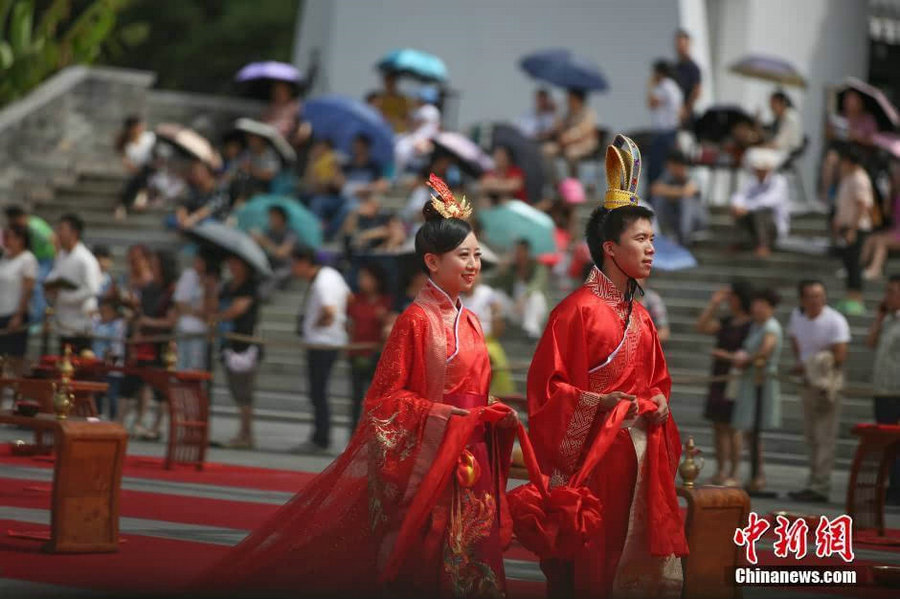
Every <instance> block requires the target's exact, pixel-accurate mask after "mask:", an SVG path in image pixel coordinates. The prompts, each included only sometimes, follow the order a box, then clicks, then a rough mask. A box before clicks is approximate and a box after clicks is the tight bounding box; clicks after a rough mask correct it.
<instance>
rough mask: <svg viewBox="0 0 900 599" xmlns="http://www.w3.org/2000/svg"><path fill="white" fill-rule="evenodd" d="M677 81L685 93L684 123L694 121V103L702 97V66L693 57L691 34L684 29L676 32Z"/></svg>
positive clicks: (682, 116) (682, 115)
mask: <svg viewBox="0 0 900 599" xmlns="http://www.w3.org/2000/svg"><path fill="white" fill-rule="evenodd" d="M675 54H676V55H677V56H678V60H677V62H676V63H675V81H677V82H678V86H679V87H680V88H681V92H682V94H683V95H684V106H683V107H682V110H681V122H682V124H685V125H687V124H690V123H691V122H692V121H693V114H694V103H695V102H696V101H697V98H699V97H700V82H701V81H700V80H701V75H700V67H698V66H697V63H696V62H694V60H693V59H692V58H691V35H690V34H689V33H688V32H687V31H685V30H684V29H679V30H678V31H676V32H675Z"/></svg>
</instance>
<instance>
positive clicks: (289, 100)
mask: <svg viewBox="0 0 900 599" xmlns="http://www.w3.org/2000/svg"><path fill="white" fill-rule="evenodd" d="M299 114H300V98H298V97H297V95H296V88H295V87H294V86H292V85H291V84H290V83H288V82H287V81H273V82H272V87H271V97H270V101H269V105H268V106H266V109H265V110H264V111H263V113H262V115H261V116H260V120H261V121H262V122H263V123H266V124H267V125H271V126H272V127H274V128H275V129H276V130H277V131H278V133H280V134H281V136H282V137H284V138H285V139H290V138H291V136H292V135H294V133H295V132H296V131H297V127H298V126H299V124H300V123H299V118H298V115H299Z"/></svg>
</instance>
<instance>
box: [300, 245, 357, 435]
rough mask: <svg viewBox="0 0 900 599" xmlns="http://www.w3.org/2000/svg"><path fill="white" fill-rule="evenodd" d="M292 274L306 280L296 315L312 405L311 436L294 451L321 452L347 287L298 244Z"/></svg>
mask: <svg viewBox="0 0 900 599" xmlns="http://www.w3.org/2000/svg"><path fill="white" fill-rule="evenodd" d="M292 270H293V273H294V276H296V277H298V278H301V279H304V280H306V281H307V282H308V283H309V286H308V287H307V290H306V296H305V298H304V301H303V307H302V310H303V312H302V314H301V316H300V318H299V319H298V321H299V324H300V333H301V336H302V339H303V343H304V344H307V346H308V347H307V350H306V366H307V369H308V372H309V396H310V401H311V402H312V405H313V412H314V427H315V430H314V431H313V435H312V438H311V439H310V440H309V441H307V442H306V443H303V444H301V445H300V447H298V448H297V452H298V453H325V452H326V451H327V450H328V447H329V445H330V444H331V410H330V408H329V406H328V379H329V378H330V377H331V369H332V367H333V366H334V362H335V360H337V357H338V352H339V348H340V347H341V346H343V345H346V344H347V340H348V337H347V300H348V299H349V296H350V287H348V286H347V283H346V281H344V277H343V276H342V275H341V273H339V272H338V271H336V270H335V269H333V268H331V267H330V266H323V265H320V264H319V263H318V260H317V259H316V255H315V251H314V250H313V249H312V248H309V247H303V246H298V247H297V248H295V249H294V252H293V263H292Z"/></svg>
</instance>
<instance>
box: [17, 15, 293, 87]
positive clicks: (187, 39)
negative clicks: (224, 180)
mask: <svg viewBox="0 0 900 599" xmlns="http://www.w3.org/2000/svg"><path fill="white" fill-rule="evenodd" d="M0 2H2V0H0ZM299 5H300V2H299V0H133V1H132V2H131V3H130V5H129V6H128V8H126V9H125V10H124V11H123V12H122V13H121V15H120V18H119V22H120V23H121V25H122V27H123V30H120V36H121V32H123V31H125V30H128V28H129V27H131V26H132V25H140V24H145V26H146V27H147V36H146V39H144V40H143V42H142V43H140V44H138V45H135V46H133V47H132V48H130V49H127V50H125V51H117V53H110V55H109V56H107V57H106V58H105V60H104V61H105V62H106V63H107V64H112V65H116V66H123V67H129V68H135V69H144V70H149V71H154V72H155V73H156V74H157V85H159V86H160V87H163V88H167V89H178V90H186V91H197V92H207V93H223V92H229V91H233V87H232V80H233V78H234V75H235V73H236V72H237V70H238V69H240V68H241V67H242V66H243V65H245V64H246V63H248V62H251V61H254V60H281V61H290V59H291V48H292V45H293V40H294V24H295V21H296V18H297V14H298V9H299ZM117 50H118V49H117Z"/></svg>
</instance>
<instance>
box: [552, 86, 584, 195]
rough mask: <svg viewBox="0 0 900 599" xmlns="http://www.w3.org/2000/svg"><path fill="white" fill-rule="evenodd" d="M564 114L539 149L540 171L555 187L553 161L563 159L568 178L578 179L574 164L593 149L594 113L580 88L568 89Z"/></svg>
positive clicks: (556, 174) (555, 179)
mask: <svg viewBox="0 0 900 599" xmlns="http://www.w3.org/2000/svg"><path fill="white" fill-rule="evenodd" d="M566 102H567V105H568V112H566V115H565V116H564V117H563V118H562V120H560V121H558V122H557V124H556V127H555V129H554V131H553V134H552V136H551V141H548V142H546V143H545V144H544V145H543V147H542V148H541V149H542V151H543V153H544V159H545V163H544V170H545V171H546V172H547V176H548V177H549V178H550V180H551V181H552V182H553V183H554V184H556V183H557V182H558V181H559V174H558V173H557V170H556V160H557V158H560V157H562V158H564V159H565V161H566V164H567V165H568V170H569V176H570V177H578V161H579V160H581V159H583V158H585V157H586V156H588V155H590V154H591V153H592V152H593V151H594V150H596V149H597V143H598V138H597V114H596V113H595V112H594V109H593V108H591V107H590V106H588V105H587V92H586V91H585V90H583V89H580V88H570V89H569V90H568V95H567V96H566Z"/></svg>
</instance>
